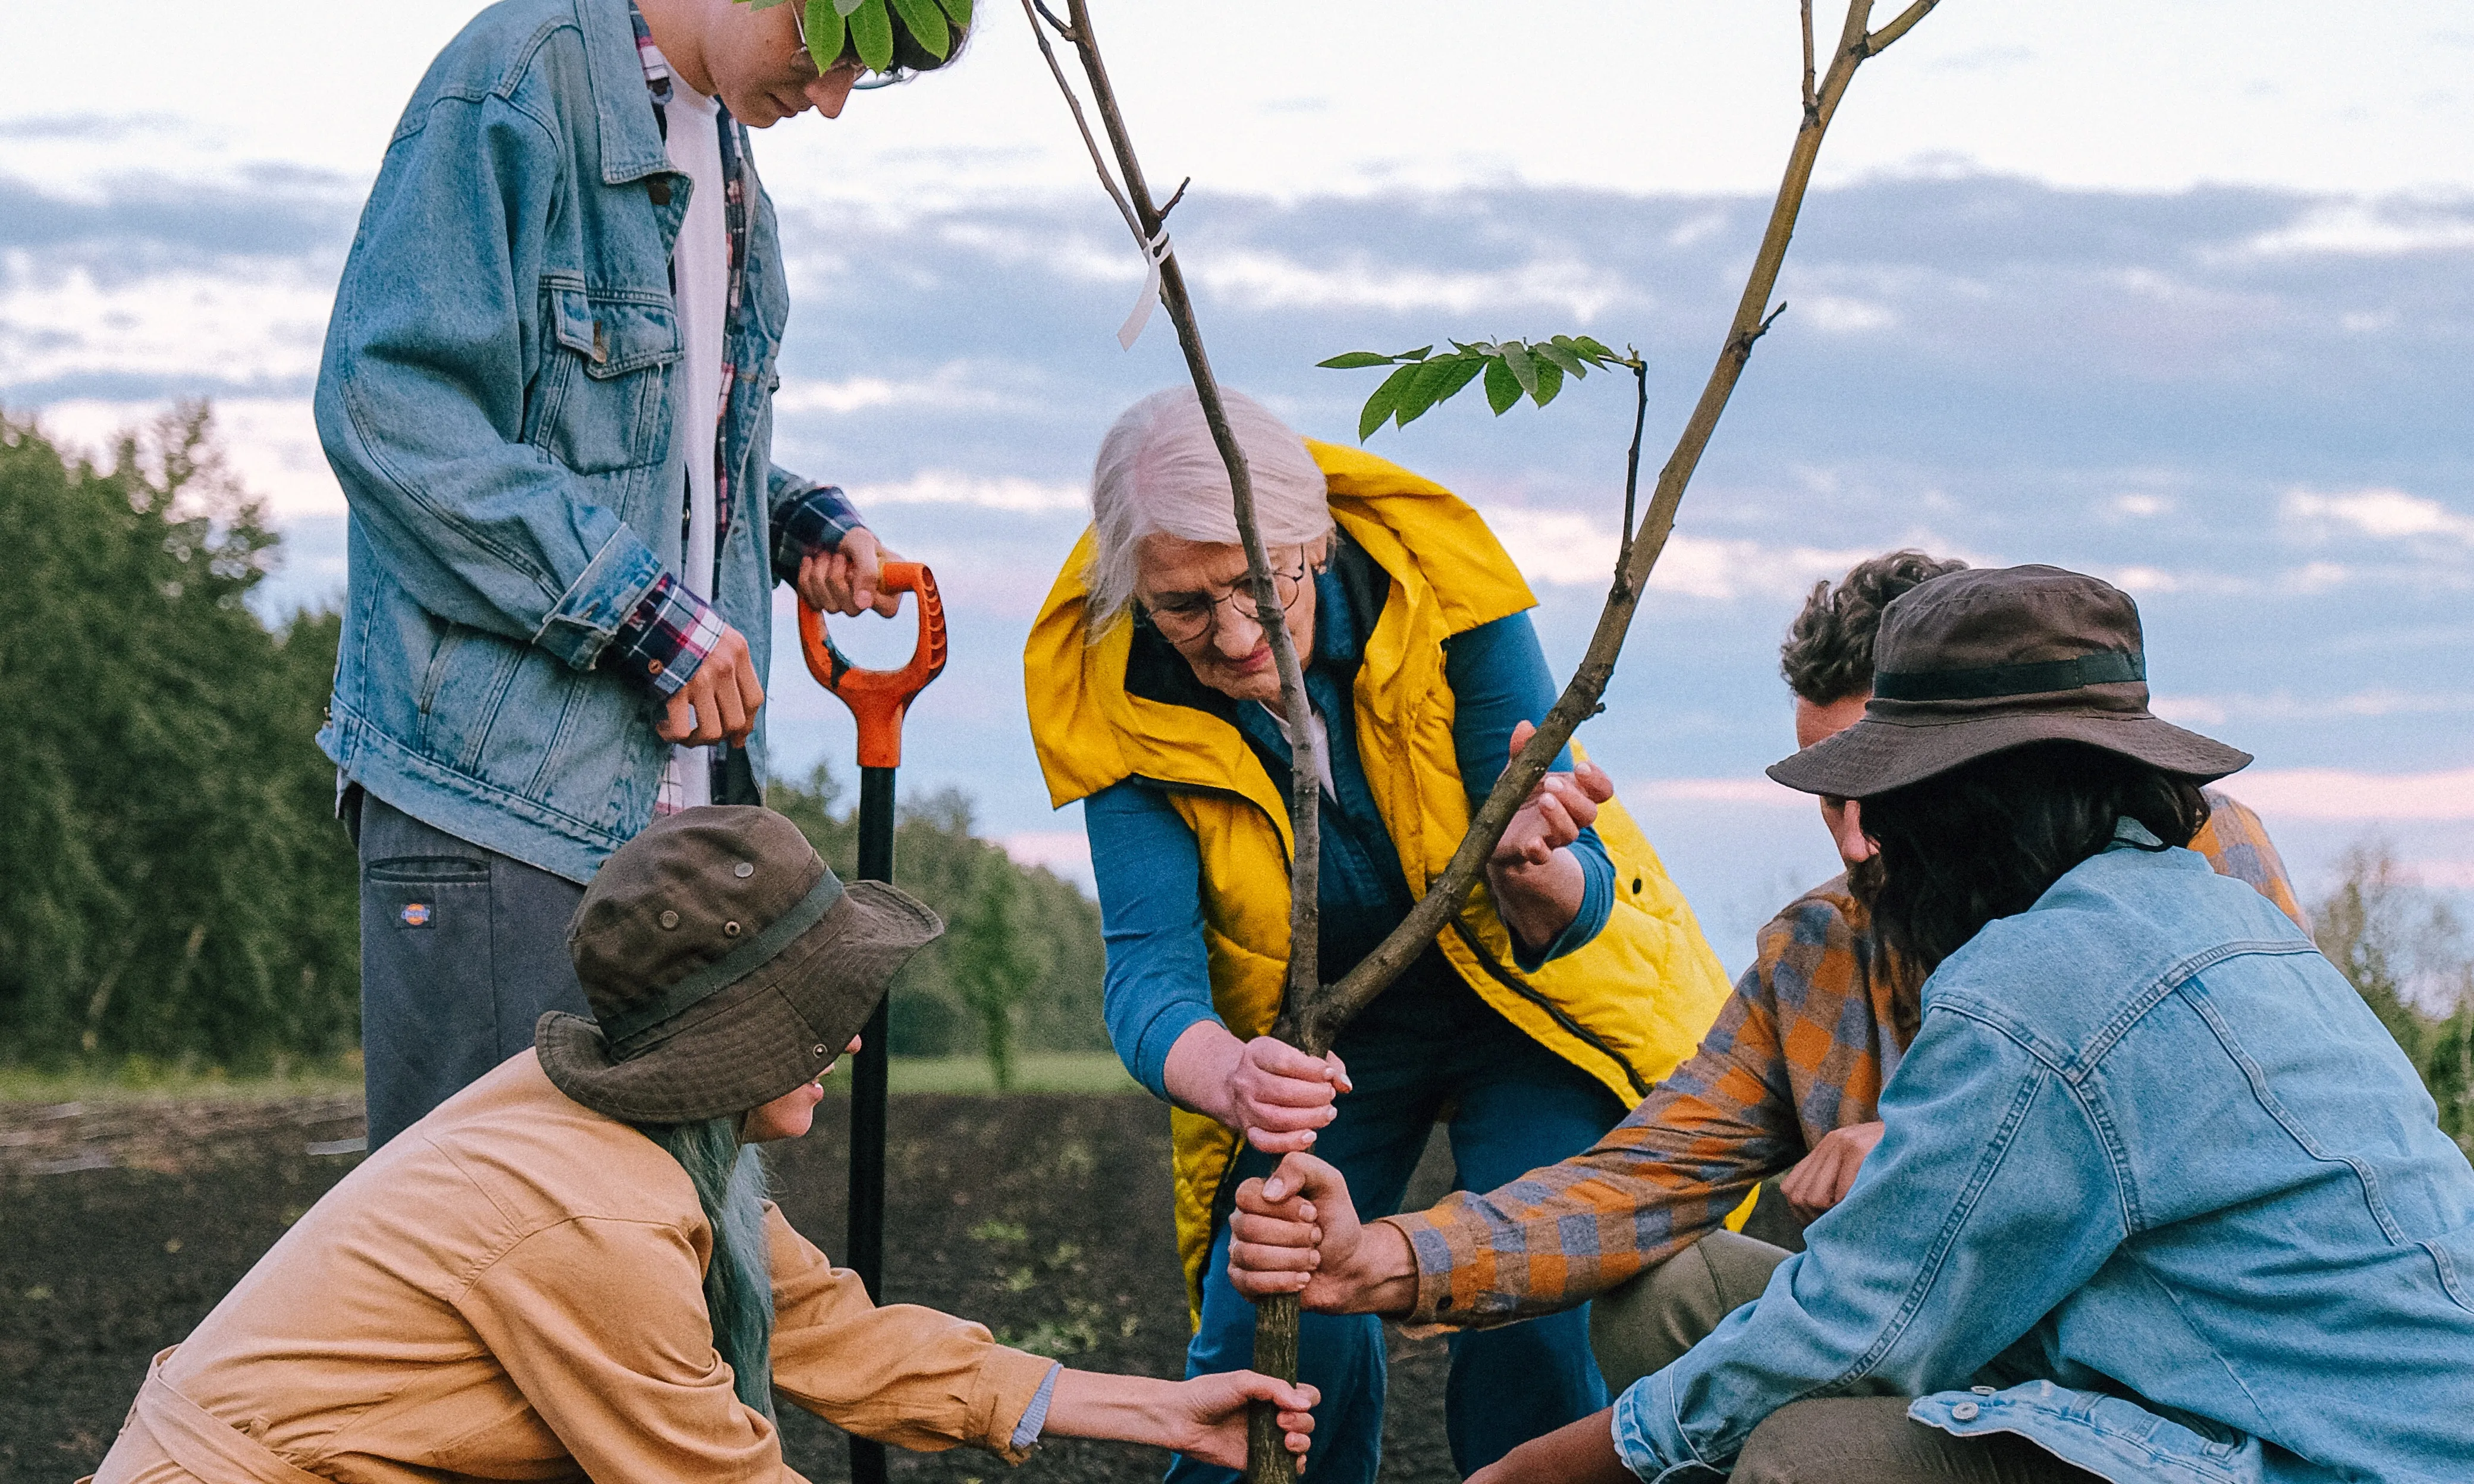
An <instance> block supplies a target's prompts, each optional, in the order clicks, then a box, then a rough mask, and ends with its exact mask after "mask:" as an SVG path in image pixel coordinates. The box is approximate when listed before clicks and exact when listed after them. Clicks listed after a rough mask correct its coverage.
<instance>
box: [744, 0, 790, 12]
mask: <svg viewBox="0 0 2474 1484" xmlns="http://www.w3.org/2000/svg"><path fill="white" fill-rule="evenodd" d="M739 3H740V4H741V5H743V6H745V7H747V8H748V9H749V10H751V11H769V10H771V9H773V8H774V7H775V6H777V5H780V4H782V3H783V0H739Z"/></svg>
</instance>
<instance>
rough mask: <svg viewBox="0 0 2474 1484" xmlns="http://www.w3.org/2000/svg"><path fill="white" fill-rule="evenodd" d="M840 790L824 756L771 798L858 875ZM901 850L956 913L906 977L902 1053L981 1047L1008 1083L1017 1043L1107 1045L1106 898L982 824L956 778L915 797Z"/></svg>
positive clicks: (899, 998) (934, 896)
mask: <svg viewBox="0 0 2474 1484" xmlns="http://www.w3.org/2000/svg"><path fill="white" fill-rule="evenodd" d="M840 798H841V790H840V786H839V784H838V783H837V781H836V780H835V778H834V777H833V775H832V773H831V772H830V771H829V770H828V769H826V768H823V767H819V768H817V769H816V771H815V772H814V773H813V775H811V776H810V777H809V779H808V781H807V783H806V784H805V785H804V786H802V785H797V784H791V783H786V782H780V781H777V782H775V783H774V784H773V785H772V786H771V788H770V789H769V791H768V792H767V796H766V800H765V802H767V803H769V804H771V805H772V806H773V807H774V808H776V809H779V810H781V811H782V812H783V813H785V814H787V815H788V816H789V817H790V818H791V819H792V820H794V821H796V822H797V823H798V825H799V827H800V828H801V829H804V830H806V831H807V834H808V838H809V839H811V840H813V841H814V842H815V843H816V849H817V850H819V851H821V852H822V853H823V855H824V857H825V859H826V861H827V862H829V863H830V864H831V865H832V866H833V868H834V869H835V870H836V871H837V872H840V873H841V874H843V875H845V876H848V875H851V874H855V872H856V870H857V867H858V862H859V816H858V813H857V811H856V810H854V811H852V812H851V813H848V814H843V813H837V812H836V806H837V803H838V802H840ZM893 862H894V876H895V879H896V881H897V882H898V884H899V885H900V886H901V887H902V889H903V890H904V891H907V892H909V893H910V894H911V895H913V896H915V897H917V898H920V899H921V900H922V901H925V902H926V903H928V905H930V906H931V907H934V908H935V909H936V911H937V913H938V914H939V915H940V916H942V917H943V918H944V919H945V922H946V932H945V936H944V937H942V938H940V939H938V940H937V941H936V942H934V944H931V945H929V946H928V947H927V948H926V949H925V950H923V951H922V952H921V953H920V955H919V956H918V957H917V958H916V959H914V960H912V961H911V965H910V968H909V969H905V970H903V974H902V977H901V979H899V980H898V981H896V983H895V986H894V991H893V1009H892V1017H891V1023H892V1042H891V1045H890V1047H889V1048H888V1049H890V1050H891V1051H892V1053H893V1054H894V1055H895V1056H958V1055H967V1054H970V1053H973V1052H977V1053H979V1054H982V1055H984V1056H986V1057H987V1058H988V1059H989V1065H990V1067H991V1069H992V1070H993V1071H994V1072H995V1074H996V1076H997V1078H998V1081H999V1085H1000V1086H1003V1085H1005V1083H1006V1082H1007V1081H1008V1080H1009V1079H1010V1076H1011V1071H1012V1067H1011V1061H1010V1059H1011V1057H1012V1055H1013V1052H1014V1050H1015V1049H1016V1048H1017V1047H1019V1048H1020V1049H1024V1050H1035V1051H1097V1050H1104V1049H1106V1047H1107V1045H1108V1037H1107V1029H1106V1027H1105V1025H1104V1023H1103V1021H1102V1019H1101V1013H1100V982H1101V974H1102V970H1103V969H1104V967H1105V964H1106V956H1105V951H1104V948H1103V947H1102V945H1101V942H1100V908H1099V905H1098V904H1097V903H1096V902H1094V901H1092V900H1091V899H1090V898H1087V897H1085V896H1083V895H1082V893H1081V891H1080V890H1079V889H1078V888H1077V887H1076V886H1075V885H1074V884H1073V883H1072V882H1070V881H1066V880H1064V879H1062V878H1061V877H1058V876H1056V875H1055V874H1052V873H1050V872H1048V871H1047V870H1045V869H1043V868H1040V867H1027V866H1021V865H1017V864H1016V863H1015V862H1014V861H1013V860H1012V859H1011V858H1010V857H1008V856H1007V854H1006V853H1005V851H1004V850H1002V849H1001V848H999V847H998V846H996V845H995V844H993V843H991V842H989V841H986V840H982V839H981V838H979V837H978V836H976V835H974V834H972V833H971V804H970V801H969V800H968V799H967V798H965V797H964V796H963V795H961V794H960V793H958V792H957V791H955V790H952V789H943V790H939V791H937V792H935V793H932V794H929V795H927V796H925V797H924V798H922V799H920V800H919V801H917V802H913V803H910V804H909V805H906V806H905V807H904V808H903V810H902V818H901V822H900V824H899V825H898V826H896V828H895V831H894V843H893Z"/></svg>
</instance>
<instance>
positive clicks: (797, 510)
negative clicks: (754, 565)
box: [773, 485, 866, 583]
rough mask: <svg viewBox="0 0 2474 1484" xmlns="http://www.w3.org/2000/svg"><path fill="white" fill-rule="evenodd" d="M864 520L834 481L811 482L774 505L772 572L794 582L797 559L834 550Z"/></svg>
mask: <svg viewBox="0 0 2474 1484" xmlns="http://www.w3.org/2000/svg"><path fill="white" fill-rule="evenodd" d="M865 524H866V522H865V521H863V520H861V519H860V518H859V508H858V507H857V506H854V505H853V504H851V502H850V496H848V495H846V494H844V493H842V492H841V491H840V490H839V489H838V488H837V487H836V486H833V485H812V486H810V487H809V488H808V489H806V490H804V491H800V492H798V493H796V494H793V495H791V496H790V497H789V498H788V499H786V500H783V501H780V502H779V503H777V504H776V505H775V506H774V507H773V575H774V576H775V577H777V578H780V579H781V580H782V581H784V582H786V583H788V582H796V581H798V577H799V563H800V562H803V561H805V560H806V559H807V558H809V557H811V556H813V555H815V554H816V553H818V552H826V551H833V550H836V549H837V548H838V547H839V546H840V545H841V543H842V538H843V537H845V536H848V535H850V534H851V533H852V532H853V531H856V530H859V529H860V528H861V527H862V526H864V525H865Z"/></svg>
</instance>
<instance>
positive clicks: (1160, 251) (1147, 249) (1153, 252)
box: [1117, 224, 1169, 350]
mask: <svg viewBox="0 0 2474 1484" xmlns="http://www.w3.org/2000/svg"><path fill="white" fill-rule="evenodd" d="M1168 253H1169V246H1168V227H1167V226H1166V225H1165V224H1163V225H1162V226H1161V227H1160V229H1159V234H1158V235H1157V236H1155V237H1153V238H1152V240H1151V241H1149V242H1147V243H1145V244H1144V245H1143V262H1144V266H1145V267H1146V269H1147V270H1148V271H1147V272H1146V273H1145V274H1144V275H1143V298H1142V301H1141V302H1140V303H1138V304H1136V305H1134V312H1133V313H1132V314H1129V315H1128V316H1126V323H1124V324H1122V325H1120V326H1119V327H1118V329H1117V344H1118V345H1120V346H1123V347H1126V348H1127V349H1128V350H1131V349H1132V348H1134V342H1135V341H1137V340H1140V339H1142V338H1143V326H1145V325H1147V324H1149V323H1152V305H1153V304H1156V303H1158V302H1159V296H1160V264H1161V263H1162V262H1163V261H1165V260H1166V259H1167V257H1168Z"/></svg>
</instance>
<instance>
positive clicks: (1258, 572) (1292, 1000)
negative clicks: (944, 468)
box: [1026, 0, 1322, 1484]
mask: <svg viewBox="0 0 2474 1484" xmlns="http://www.w3.org/2000/svg"><path fill="white" fill-rule="evenodd" d="M1034 3H1036V0H1026V4H1034ZM1067 13H1068V14H1069V15H1070V16H1071V17H1072V22H1073V29H1072V30H1071V31H1070V32H1069V33H1068V34H1067V35H1068V39H1070V40H1071V41H1072V42H1073V43H1074V48H1075V50H1076V52H1077V53H1079V56H1080V58H1081V61H1082V74H1083V77H1084V79H1085V80H1086V81H1088V82H1089V84H1090V85H1091V100H1092V103H1093V105H1094V106H1095V107H1096V108H1098V109H1099V112H1100V123H1101V127H1102V128H1103V129H1104V131H1105V132H1107V135H1108V143H1109V145H1110V146H1111V147H1112V148H1113V149H1114V151H1115V153H1116V156H1117V169H1118V172H1119V173H1120V174H1121V175H1122V176H1123V177H1124V179H1125V192H1124V194H1123V195H1122V196H1118V193H1117V191H1116V188H1115V186H1114V184H1113V183H1112V184H1111V185H1110V188H1109V194H1110V195H1111V196H1118V201H1119V204H1120V205H1121V206H1128V207H1129V211H1128V214H1129V218H1130V219H1129V220H1128V223H1127V225H1128V227H1129V228H1130V229H1131V230H1132V231H1133V234H1134V239H1135V241H1136V242H1138V243H1140V244H1141V245H1142V247H1143V251H1146V252H1150V251H1153V250H1152V243H1153V242H1156V241H1158V240H1160V232H1161V223H1162V219H1163V218H1164V217H1165V216H1166V211H1165V209H1164V208H1161V207H1157V206H1154V205H1152V196H1151V190H1150V188H1149V187H1148V186H1147V185H1146V184H1145V183H1144V180H1143V167H1142V161H1141V159H1140V158H1138V157H1137V156H1135V154H1134V146H1133V140H1132V137H1131V135H1130V134H1129V133H1128V132H1127V129H1126V120H1125V115H1124V113H1123V112H1122V111H1120V109H1119V108H1118V107H1117V95H1116V90H1115V89H1114V88H1112V87H1111V86H1110V85H1109V84H1108V69H1107V65H1106V63H1105V62H1104V60H1102V58H1101V55H1100V42H1099V37H1098V36H1097V35H1096V34H1095V33H1094V31H1093V29H1092V26H1091V12H1090V7H1089V6H1088V4H1087V3H1086V0H1067ZM1031 29H1032V30H1033V31H1034V32H1037V31H1038V29H1039V28H1038V25H1037V18H1036V17H1035V16H1034V17H1033V24H1032V28H1031ZM1040 49H1041V50H1042V51H1043V52H1045V51H1047V50H1048V43H1047V39H1046V37H1045V36H1042V37H1041V41H1040ZM1050 66H1051V68H1052V69H1055V59H1054V58H1053V57H1052V58H1051V60H1050ZM1057 84H1058V86H1059V87H1061V88H1064V91H1065V94H1066V97H1067V100H1068V102H1069V103H1070V102H1072V100H1073V89H1072V88H1070V87H1065V85H1064V76H1063V73H1062V72H1061V71H1058V73H1057ZM1074 116H1075V121H1076V123H1077V124H1080V123H1081V121H1082V110H1081V108H1080V106H1079V104H1077V105H1075V107H1074ZM1083 139H1084V141H1085V142H1086V143H1089V142H1090V139H1091V135H1090V131H1089V130H1088V129H1087V128H1085V129H1084V130H1083ZM1092 153H1093V156H1094V161H1093V162H1094V163H1095V164H1099V163H1100V162H1099V160H1098V158H1097V156H1098V153H1099V152H1098V147H1097V146H1096V145H1093V147H1092ZM1100 175H1101V178H1102V179H1103V180H1106V179H1107V178H1108V172H1107V168H1106V166H1105V165H1104V164H1101V165H1100ZM1177 189H1178V193H1179V194H1180V195H1181V194H1183V191H1184V187H1183V186H1179V187H1178V188H1177ZM1170 204H1171V205H1174V204H1176V197H1171V198H1170ZM1160 302H1161V304H1162V306H1163V307H1165V308H1166V309H1167V310H1168V316H1169V321H1170V323H1173V324H1175V325H1176V342H1177V346H1178V347H1179V348H1180V349H1182V350H1183V351H1184V352H1185V364H1186V370H1187V371H1188V372H1190V373H1191V374H1192V376H1193V378H1194V391H1195V395H1196V397H1197V398H1198V399H1199V400H1200V401H1201V406H1202V416H1203V420H1204V421H1205V422H1207V423H1208V424H1209V425H1210V427H1211V440H1212V442H1213V443H1215V444H1217V445H1218V446H1219V449H1220V460H1221V462H1222V463H1223V464H1224V465H1225V466H1226V467H1227V469H1228V489H1229V492H1230V494H1231V496H1232V498H1233V503H1234V505H1235V507H1236V516H1237V534H1238V537H1239V539H1240V540H1241V541H1242V542H1243V544H1244V545H1245V548H1246V572H1247V576H1248V578H1249V581H1250V586H1252V588H1253V592H1254V610H1255V612H1256V613H1258V614H1260V615H1262V617H1263V632H1264V634H1266V636H1268V637H1269V638H1270V640H1271V643H1272V662H1273V668H1274V669H1275V670H1276V672H1277V673H1278V675H1279V678H1280V703H1281V706H1280V708H1281V711H1282V712H1283V713H1284V715H1285V716H1286V718H1287V721H1288V728H1287V730H1288V733H1289V836H1290V840H1291V843H1292V849H1291V851H1290V859H1289V965H1288V975H1287V980H1286V983H1285V984H1284V986H1283V988H1282V991H1281V1002H1282V1004H1283V1006H1284V1007H1286V1008H1285V1009H1284V1011H1283V1018H1284V1019H1285V1018H1286V1017H1287V1016H1288V1015H1289V1014H1291V1013H1293V1012H1294V1011H1295V1010H1296V1009H1298V1008H1300V1007H1305V1006H1310V1005H1312V1004H1313V1003H1314V1002H1315V1001H1316V1000H1317V999H1318V998H1319V997H1320V992H1321V989H1322V984H1321V974H1320V969H1319V965H1320V962H1321V954H1320V950H1319V943H1318V940H1319V936H1320V930H1321V917H1320V913H1319V910H1318V902H1317V893H1318V891H1319V881H1320V875H1321V866H1322V835H1321V821H1320V818H1319V814H1318V805H1319V802H1320V795H1321V790H1322V775H1321V772H1320V770H1319V769H1317V767H1316V766H1315V753H1314V721H1313V716H1314V713H1313V710H1312V708H1311V707H1310V706H1309V705H1308V704H1307V701H1306V687H1305V672H1304V670H1303V668H1302V667H1301V666H1300V664H1299V662H1298V652H1297V645H1296V643H1295V642H1294V641H1293V639H1292V638H1291V636H1290V634H1289V626H1288V624H1287V622H1286V621H1285V620H1284V618H1283V617H1282V616H1281V615H1283V614H1284V613H1285V611H1286V610H1285V608H1284V607H1283V606H1282V604H1281V603H1280V600H1279V594H1278V591H1277V589H1276V588H1275V587H1274V586H1273V582H1272V564H1271V561H1270V558H1269V555H1268V554H1267V553H1266V552H1265V551H1264V549H1263V536H1262V529H1261V527H1260V526H1259V525H1258V524H1257V523H1256V520H1255V517H1254V484H1253V477H1252V475H1251V473H1250V472H1249V469H1248V467H1247V464H1246V454H1245V450H1243V449H1242V448H1240V447H1238V445H1237V437H1236V434H1235V433H1234V432H1233V431H1232V430H1231V429H1230V428H1229V426H1228V414H1227V409H1226V408H1225V406H1224V405H1223V403H1222V401H1221V398H1220V383H1219V381H1218V379H1217V378H1216V377H1214V376H1213V374H1212V371H1211V360H1210V357H1209V356H1208V355H1207V354H1205V353H1204V350H1203V347H1202V331H1201V327H1200V325H1199V324H1198V323H1196V320H1195V315H1194V301H1193V299H1192V298H1191V297H1190V296H1189V295H1188V294H1187V293H1186V288H1185V273H1184V270H1183V268H1182V267H1180V266H1179V264H1178V263H1177V260H1176V253H1175V252H1174V251H1169V252H1167V253H1165V254H1162V256H1161V259H1160ZM1254 1364H1255V1367H1256V1369H1258V1370H1261V1371H1263V1372H1265V1373H1266V1374H1268V1375H1272V1376H1280V1377H1282V1378H1284V1379H1291V1380H1294V1379H1295V1378H1296V1377H1297V1374H1298V1301H1297V1298H1296V1296H1295V1295H1293V1294H1283V1295H1281V1296H1279V1297H1277V1298H1273V1299H1270V1300H1266V1301H1265V1302H1264V1303H1263V1304H1260V1305H1259V1306H1258V1307H1257V1309H1256V1311H1255V1322H1254ZM1246 1467H1247V1477H1248V1479H1249V1481H1252V1484H1294V1481H1295V1480H1296V1478H1297V1462H1296V1459H1295V1457H1294V1456H1293V1455H1292V1454H1291V1453H1290V1452H1289V1450H1288V1448H1286V1447H1285V1446H1284V1440H1283V1438H1282V1436H1281V1433H1280V1427H1279V1420H1278V1413H1277V1410H1276V1409H1275V1408H1273V1407H1272V1406H1270V1405H1268V1404H1264V1403H1256V1404H1255V1405H1254V1406H1252V1407H1251V1408H1250V1409H1249V1417H1248V1433H1247V1460H1246Z"/></svg>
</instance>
